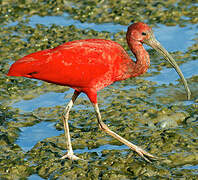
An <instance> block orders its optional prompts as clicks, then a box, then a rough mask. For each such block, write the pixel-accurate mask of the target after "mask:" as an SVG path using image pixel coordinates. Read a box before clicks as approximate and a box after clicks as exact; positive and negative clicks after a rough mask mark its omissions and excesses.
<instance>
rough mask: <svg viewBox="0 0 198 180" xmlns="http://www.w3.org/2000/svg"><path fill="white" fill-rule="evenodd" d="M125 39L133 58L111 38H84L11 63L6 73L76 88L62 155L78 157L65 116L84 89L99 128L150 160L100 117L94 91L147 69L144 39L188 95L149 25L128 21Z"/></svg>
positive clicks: (67, 108)
mask: <svg viewBox="0 0 198 180" xmlns="http://www.w3.org/2000/svg"><path fill="white" fill-rule="evenodd" d="M126 39H127V43H128V46H129V48H130V49H131V51H132V52H133V54H134V55H135V57H136V61H133V60H132V59H131V58H130V56H129V55H128V54H127V52H126V51H125V50H124V49H123V48H122V46H121V45H120V44H118V43H116V42H114V41H110V40H104V39H85V40H76V41H72V42H67V43H64V44H62V45H60V46H58V47H56V48H53V49H46V50H43V51H38V52H35V53H32V54H29V55H27V56H25V57H23V58H21V59H19V60H18V61H16V62H15V63H14V64H13V65H12V66H11V68H10V70H9V72H8V74H7V75H8V76H23V77H27V78H33V79H39V80H43V81H46V82H49V83H54V84H58V85H62V86H69V87H71V88H73V89H75V92H74V94H73V96H72V99H71V100H70V102H69V104H68V105H67V106H66V108H65V111H64V116H63V117H64V118H63V122H64V130H65V136H66V140H67V150H68V152H67V154H66V155H65V156H63V157H62V159H64V158H69V159H72V160H77V159H79V158H78V157H77V156H75V155H74V153H73V150H72V145H71V139H70V134H69V125H68V118H69V112H70V109H71V107H72V105H73V104H74V102H75V100H76V98H77V97H78V96H79V94H80V93H81V92H83V93H85V94H86V95H87V96H88V98H89V100H90V101H91V103H92V104H93V107H94V109H95V112H96V117H97V121H98V124H99V127H100V129H102V130H103V131H105V132H106V133H108V134H109V135H111V136H113V137H114V138H116V139H118V140H119V141H120V142H122V143H124V144H125V145H127V146H128V147H130V148H131V149H132V150H134V151H136V152H137V153H138V154H139V155H140V156H141V157H143V158H144V159H145V160H147V161H149V159H148V158H151V159H152V158H155V156H153V155H151V154H150V153H148V152H146V151H145V150H143V149H141V148H140V147H138V146H136V145H134V144H132V143H131V142H129V141H127V140H126V139H124V138H122V137H121V136H119V135H118V134H116V133H115V132H113V131H111V130H110V129H109V128H108V126H107V125H105V124H104V122H103V121H102V119H101V115H100V111H99V107H98V103H97V91H99V90H100V89H102V88H104V87H106V86H108V85H110V84H112V83H114V82H115V81H120V80H124V79H127V78H130V77H136V76H139V75H141V74H143V73H145V72H146V71H147V69H148V68H149V65H150V58H149V54H148V53H147V51H146V50H145V49H144V47H143V45H142V44H143V43H145V44H147V45H150V46H151V47H153V48H154V49H155V50H156V51H158V52H159V53H160V54H162V55H163V56H164V58H165V59H166V60H167V61H168V62H169V63H170V64H171V65H172V66H173V67H174V68H175V69H176V71H177V73H178V74H179V76H180V77H181V79H182V81H183V84H184V86H185V88H186V92H187V97H188V98H190V90H189V88H188V85H187V82H186V80H185V79H184V76H183V74H182V72H181V70H180V69H179V67H178V66H177V64H176V62H175V61H174V59H173V58H172V57H171V55H170V54H169V53H168V52H167V51H166V50H165V49H164V48H163V47H162V46H161V45H160V43H159V42H158V41H157V40H156V39H155V37H154V35H153V32H152V29H151V28H150V27H149V26H148V25H146V24H145V23H142V22H138V23H134V24H132V25H130V26H129V27H128V31H127V34H126Z"/></svg>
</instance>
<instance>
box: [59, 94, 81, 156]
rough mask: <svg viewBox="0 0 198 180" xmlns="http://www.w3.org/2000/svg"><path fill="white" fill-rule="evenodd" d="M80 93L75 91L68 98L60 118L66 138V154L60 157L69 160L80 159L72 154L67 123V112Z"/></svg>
mask: <svg viewBox="0 0 198 180" xmlns="http://www.w3.org/2000/svg"><path fill="white" fill-rule="evenodd" d="M79 94H80V92H78V91H75V92H74V94H73V96H72V99H71V100H70V102H69V103H68V105H67V106H66V108H65V110H64V113H63V116H62V119H63V124H64V130H65V138H66V144H67V154H66V155H64V156H63V157H61V159H65V158H68V159H71V160H78V159H80V158H79V157H77V156H75V155H74V152H73V149H72V144H71V138H70V134H69V124H68V119H69V112H70V109H71V107H72V106H73V104H74V102H75V100H76V98H77V97H78V95H79Z"/></svg>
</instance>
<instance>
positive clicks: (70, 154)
mask: <svg viewBox="0 0 198 180" xmlns="http://www.w3.org/2000/svg"><path fill="white" fill-rule="evenodd" d="M66 158H68V159H70V160H82V159H81V158H79V157H78V156H76V155H74V154H72V153H67V154H66V155H64V156H63V157H61V158H60V159H66Z"/></svg>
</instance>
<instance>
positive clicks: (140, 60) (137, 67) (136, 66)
mask: <svg viewBox="0 0 198 180" xmlns="http://www.w3.org/2000/svg"><path fill="white" fill-rule="evenodd" d="M128 45H129V48H130V49H131V51H132V53H133V54H134V55H135V57H136V61H132V64H131V66H132V67H131V68H130V69H131V70H130V75H131V77H136V76H139V75H141V74H144V73H145V72H146V71H147V69H148V68H149V65H150V58H149V54H148V52H147V51H146V50H145V49H144V46H143V45H142V43H141V42H139V41H135V40H130V42H128Z"/></svg>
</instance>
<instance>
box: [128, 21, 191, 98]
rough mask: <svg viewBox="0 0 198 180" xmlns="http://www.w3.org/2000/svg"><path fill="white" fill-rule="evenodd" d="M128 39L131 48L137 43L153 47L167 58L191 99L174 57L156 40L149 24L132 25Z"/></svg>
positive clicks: (129, 28)
mask: <svg viewBox="0 0 198 180" xmlns="http://www.w3.org/2000/svg"><path fill="white" fill-rule="evenodd" d="M126 38H127V42H128V44H129V46H130V43H131V42H133V41H136V42H139V43H142V44H143V43H144V44H147V45H148V46H151V47H152V48H153V49H155V50H156V51H157V52H158V53H159V54H161V55H162V56H163V57H164V58H165V60H167V61H168V62H169V63H170V64H171V65H172V67H173V68H174V69H175V70H176V72H177V73H178V75H179V76H180V78H181V80H182V83H183V84H184V87H185V89H186V94H187V99H188V100H189V99H190V96H191V92H190V89H189V87H188V84H187V81H186V79H185V78H184V76H183V74H182V72H181V70H180V68H179V66H178V65H177V63H176V61H175V60H174V59H173V57H172V56H171V55H170V54H169V53H168V51H167V50H166V49H165V48H164V47H163V46H162V45H161V44H160V43H159V42H158V41H157V40H156V38H155V36H154V33H153V31H152V29H151V28H150V27H149V26H148V25H147V24H145V23H143V22H138V23H134V24H132V25H130V26H129V27H128V31H127V35H126Z"/></svg>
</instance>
